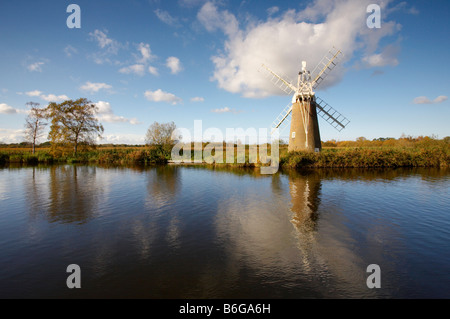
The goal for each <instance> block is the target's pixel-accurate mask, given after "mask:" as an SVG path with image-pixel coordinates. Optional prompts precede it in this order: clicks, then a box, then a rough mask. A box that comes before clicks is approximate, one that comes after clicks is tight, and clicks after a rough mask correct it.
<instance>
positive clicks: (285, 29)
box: [197, 0, 400, 97]
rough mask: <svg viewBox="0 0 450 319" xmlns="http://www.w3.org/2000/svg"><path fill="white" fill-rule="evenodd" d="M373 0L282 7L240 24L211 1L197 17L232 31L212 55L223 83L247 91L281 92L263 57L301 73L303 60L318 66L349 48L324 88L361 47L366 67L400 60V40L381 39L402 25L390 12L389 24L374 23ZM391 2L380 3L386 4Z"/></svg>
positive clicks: (213, 28)
mask: <svg viewBox="0 0 450 319" xmlns="http://www.w3.org/2000/svg"><path fill="white" fill-rule="evenodd" d="M371 2H372V1H371V0H335V1H329V0H316V1H314V2H313V3H312V4H311V5H309V6H308V7H306V8H305V9H303V10H301V11H296V10H288V11H285V12H278V14H277V17H272V16H269V17H268V18H267V19H266V20H265V21H261V20H260V21H256V22H255V21H252V23H247V25H240V24H239V21H238V19H237V18H236V16H235V15H234V14H232V13H230V12H228V11H227V10H221V9H220V8H219V7H218V6H217V5H216V4H215V2H211V1H209V2H207V3H205V4H204V5H203V6H202V8H201V9H200V10H199V12H198V14H197V19H198V20H199V22H200V23H201V24H202V25H203V26H204V27H205V29H206V30H207V31H209V32H222V33H223V34H224V35H225V36H226V41H225V43H224V47H223V50H222V51H220V53H219V54H217V55H216V56H213V57H212V61H213V63H214V65H215V71H214V74H213V76H212V80H213V81H216V82H217V83H218V86H219V87H220V88H222V89H224V90H227V91H229V92H232V93H239V94H242V95H243V96H245V97H264V96H268V95H273V94H280V92H281V91H280V90H279V89H278V88H276V87H275V86H273V85H272V83H270V81H268V80H267V79H266V78H265V77H264V76H262V74H261V73H259V72H258V69H260V66H261V64H262V63H265V64H267V65H269V66H270V67H271V68H272V69H273V70H274V71H276V72H279V73H281V74H286V75H287V76H288V77H289V78H291V79H296V78H297V74H298V71H299V70H300V68H301V61H302V60H305V61H307V62H308V67H309V69H310V70H311V71H312V70H313V69H314V67H315V66H316V65H317V64H318V63H319V62H320V60H321V59H322V57H323V56H324V55H325V54H326V53H327V52H328V51H329V49H331V48H332V47H333V46H334V47H336V48H338V49H341V50H342V51H343V53H344V58H343V60H342V61H341V64H340V68H339V69H336V70H335V71H334V72H331V74H330V75H329V76H328V77H327V79H326V80H325V81H324V82H323V83H322V84H321V88H325V87H327V86H330V85H333V84H335V83H337V82H338V81H339V80H340V79H341V77H342V75H343V73H344V72H343V71H344V70H343V63H344V62H346V61H349V60H350V59H351V58H353V57H354V55H355V54H356V53H358V54H361V55H362V57H359V63H360V64H361V65H364V66H366V67H374V66H377V67H379V66H381V65H383V66H384V65H390V66H392V65H397V64H398V60H397V58H396V52H398V48H397V51H396V50H395V49H396V47H395V46H394V45H391V47H388V48H383V47H381V48H380V41H381V39H384V38H385V37H387V36H390V35H391V36H392V35H394V34H395V33H396V32H398V31H399V30H400V25H399V24H397V23H395V22H392V21H387V17H384V20H386V21H383V28H381V29H376V30H375V29H369V28H368V27H367V25H366V19H367V16H366V8H367V6H368V4H370V3H371ZM389 2H390V0H387V1H384V2H383V3H381V4H380V5H381V7H382V10H383V9H384V8H386V6H387V5H388V4H389ZM275 10H276V9H274V8H273V9H272V10H271V11H272V12H274V11H275ZM363 58H365V60H364V61H362V59H363ZM357 60H358V59H357Z"/></svg>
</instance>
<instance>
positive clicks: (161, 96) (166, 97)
mask: <svg viewBox="0 0 450 319" xmlns="http://www.w3.org/2000/svg"><path fill="white" fill-rule="evenodd" d="M144 96H145V97H146V98H147V100H149V101H152V102H166V103H171V104H172V105H176V104H179V103H181V102H183V100H182V99H181V98H179V97H177V96H175V95H174V94H172V93H168V92H164V91H162V90H161V89H158V90H156V91H145V93H144Z"/></svg>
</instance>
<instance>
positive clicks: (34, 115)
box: [25, 102, 47, 154]
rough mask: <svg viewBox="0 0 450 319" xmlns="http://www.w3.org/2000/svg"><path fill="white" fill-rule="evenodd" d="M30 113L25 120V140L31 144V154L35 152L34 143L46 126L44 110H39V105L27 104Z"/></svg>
mask: <svg viewBox="0 0 450 319" xmlns="http://www.w3.org/2000/svg"><path fill="white" fill-rule="evenodd" d="M26 105H27V106H29V107H30V108H31V109H30V113H28V116H27V118H26V120H25V139H26V140H27V141H28V142H30V143H31V145H32V149H33V154H35V152H36V143H37V142H38V141H39V138H40V137H41V136H42V134H43V133H44V128H45V126H47V122H46V110H45V109H41V108H39V103H35V102H28V103H26Z"/></svg>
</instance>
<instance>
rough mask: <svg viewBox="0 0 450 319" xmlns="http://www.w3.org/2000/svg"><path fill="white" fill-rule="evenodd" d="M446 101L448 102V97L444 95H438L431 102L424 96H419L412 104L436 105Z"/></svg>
mask: <svg viewBox="0 0 450 319" xmlns="http://www.w3.org/2000/svg"><path fill="white" fill-rule="evenodd" d="M447 100H448V97H447V96H445V95H440V96H438V97H437V98H435V99H434V100H432V101H431V100H430V99H429V98H427V97H426V96H419V97H416V98H415V99H414V100H413V103H414V104H438V103H442V102H445V101H447Z"/></svg>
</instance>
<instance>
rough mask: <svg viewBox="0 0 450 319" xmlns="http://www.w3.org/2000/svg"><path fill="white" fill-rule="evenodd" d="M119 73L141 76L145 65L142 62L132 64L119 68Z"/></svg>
mask: <svg viewBox="0 0 450 319" xmlns="http://www.w3.org/2000/svg"><path fill="white" fill-rule="evenodd" d="M119 72H120V73H124V74H136V75H139V76H143V75H144V74H145V65H143V64H133V65H130V66H127V67H124V68H121V69H120V70H119Z"/></svg>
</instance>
